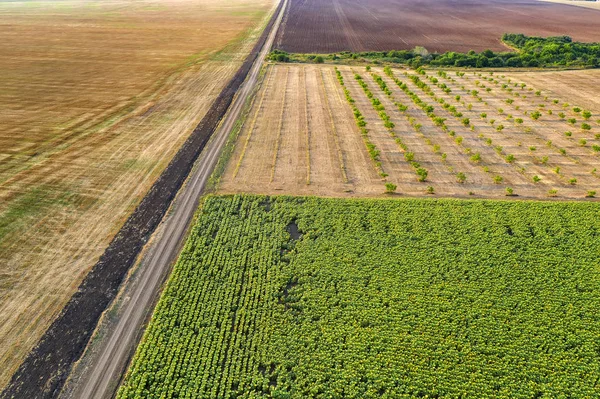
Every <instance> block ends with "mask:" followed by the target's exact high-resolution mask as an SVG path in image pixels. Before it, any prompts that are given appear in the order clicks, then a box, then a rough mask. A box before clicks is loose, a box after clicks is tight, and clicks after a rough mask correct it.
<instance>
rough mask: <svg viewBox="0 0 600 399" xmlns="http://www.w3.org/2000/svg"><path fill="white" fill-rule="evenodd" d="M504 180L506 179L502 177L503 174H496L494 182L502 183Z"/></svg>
mask: <svg viewBox="0 0 600 399" xmlns="http://www.w3.org/2000/svg"><path fill="white" fill-rule="evenodd" d="M503 180H504V179H503V178H502V176H498V175H496V176H494V183H495V184H500V183H502V181H503Z"/></svg>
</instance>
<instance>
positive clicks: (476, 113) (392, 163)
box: [220, 65, 600, 199]
mask: <svg viewBox="0 0 600 399" xmlns="http://www.w3.org/2000/svg"><path fill="white" fill-rule="evenodd" d="M339 69H340V71H341V72H342V75H343V77H344V81H345V85H346V87H347V88H348V90H349V92H350V94H351V96H352V97H353V98H354V99H355V101H356V106H357V107H358V108H359V109H360V111H361V113H362V114H363V115H364V117H365V120H366V121H367V128H368V129H369V140H370V141H371V142H372V143H373V144H374V145H375V146H376V148H377V149H378V150H379V151H380V152H381V155H380V159H381V168H382V169H383V172H385V173H386V174H388V176H387V177H386V178H385V179H382V178H381V177H380V176H379V174H378V172H379V170H378V169H377V168H376V166H375V164H374V163H373V162H372V161H371V159H370V157H369V154H368V152H367V149H366V146H365V144H364V143H363V140H362V137H361V135H360V132H359V130H358V128H357V126H356V124H355V122H354V119H353V116H352V111H351V108H350V106H349V104H348V102H347V101H346V98H345V96H344V93H343V90H342V88H341V86H340V84H339V83H338V81H337V79H336V77H335V72H334V68H333V67H331V66H317V65H272V66H270V69H269V72H268V76H267V78H266V80H265V81H266V82H267V83H266V84H265V86H264V87H263V88H262V89H261V92H259V97H258V99H257V101H256V103H255V106H254V109H253V110H252V112H251V114H250V115H251V117H250V118H249V119H248V120H247V121H246V124H245V127H244V129H243V131H242V133H241V135H240V137H239V141H238V145H237V147H236V149H235V151H234V154H233V156H232V158H231V160H230V162H229V165H228V167H227V169H226V171H225V174H224V176H223V178H222V181H221V187H220V192H222V193H237V192H251V193H265V194H281V193H285V194H301V195H325V196H339V197H346V196H379V195H384V193H383V192H384V189H385V188H384V184H385V183H386V182H391V183H394V184H396V185H397V186H398V189H397V193H398V194H401V195H408V196H425V195H427V194H426V189H427V187H428V186H432V187H433V188H434V190H435V193H436V195H442V196H450V197H471V196H476V197H486V198H506V193H507V191H506V188H507V187H510V188H512V189H513V190H514V194H516V195H517V196H518V198H539V199H547V198H550V197H551V196H552V198H555V197H554V194H553V193H552V191H551V190H557V192H556V198H562V199H565V198H568V199H582V198H584V197H585V196H586V194H587V192H588V191H598V189H600V174H598V175H596V174H592V173H591V172H592V171H593V169H594V168H596V167H600V160H599V156H600V155H599V154H600V153H598V152H595V151H594V150H593V148H592V146H593V145H600V140H598V139H596V138H595V134H596V132H598V133H600V125H597V124H596V122H593V123H594V126H593V128H592V130H591V131H590V132H587V131H583V130H581V129H573V127H572V126H569V124H568V123H567V121H565V120H561V118H560V117H559V116H558V113H559V112H560V108H562V104H563V102H565V101H566V100H567V99H568V98H569V93H568V92H566V93H565V96H564V97H563V96H559V94H561V93H553V94H556V95H557V96H558V97H557V98H561V101H560V103H559V105H556V104H554V102H553V100H554V97H553V96H552V97H548V98H547V99H545V97H546V95H548V93H546V92H545V91H542V92H541V93H539V95H536V94H535V92H536V91H537V89H534V90H531V91H530V90H529V89H530V87H529V86H527V87H525V88H523V89H521V88H520V86H519V89H518V91H519V92H521V93H522V94H520V96H519V97H517V96H516V94H515V93H516V92H517V90H516V89H515V90H513V91H512V92H509V91H507V90H505V89H503V88H502V85H503V84H508V83H507V82H508V80H509V79H510V78H509V77H508V76H504V75H501V74H500V73H496V74H495V75H490V74H489V73H487V72H486V73H483V72H467V73H466V74H465V75H464V76H462V77H461V76H458V75H456V74H455V73H454V72H448V74H447V78H443V77H441V76H438V74H437V71H428V72H427V75H426V76H420V77H421V80H423V81H425V82H426V83H427V84H428V85H429V87H430V88H431V89H432V91H433V95H434V96H435V97H437V99H438V100H439V99H443V100H444V102H447V103H449V104H451V105H453V106H455V107H456V109H457V111H459V112H461V113H462V114H463V116H462V117H459V118H457V117H455V116H453V115H452V114H451V113H450V112H449V111H447V110H446V109H444V107H442V105H441V104H440V103H439V101H436V100H434V99H433V98H432V96H430V95H428V94H427V93H426V92H424V91H423V90H421V89H419V88H418V87H417V86H416V85H415V84H414V83H413V82H412V81H411V79H409V78H408V76H410V75H411V74H416V72H415V71H408V70H406V71H405V70H394V73H395V76H396V77H397V78H398V79H400V80H401V81H402V82H404V83H406V84H407V86H408V88H409V89H410V90H411V91H413V92H414V93H415V94H417V95H418V96H419V97H420V98H421V99H422V100H423V101H425V102H426V103H428V104H430V105H432V106H433V107H434V109H435V110H434V112H435V114H436V115H438V116H440V117H443V118H445V119H446V121H445V123H446V125H447V126H448V132H444V131H443V129H442V128H440V127H438V126H436V125H435V124H434V123H433V122H432V120H431V119H430V118H429V117H428V116H427V115H426V113H425V112H424V111H423V110H422V109H421V108H419V107H417V106H415V105H414V103H413V102H412V100H411V99H410V97H409V96H408V95H407V94H406V93H405V92H404V91H403V90H401V89H400V88H399V87H398V86H397V85H396V84H395V83H394V81H393V80H392V79H390V78H389V77H388V76H386V75H385V74H384V73H383V70H382V69H381V68H373V70H372V72H374V73H376V74H378V75H380V76H382V77H383V79H384V81H385V82H386V84H387V85H388V87H389V88H390V89H391V91H392V95H391V96H390V97H388V96H387V95H386V94H385V93H384V92H383V91H382V90H381V89H380V87H379V85H378V84H377V83H376V82H375V81H374V79H373V78H372V76H371V74H370V73H369V72H366V71H365V70H364V68H359V67H349V66H343V67H339ZM404 72H407V74H408V76H405V75H404ZM355 73H358V74H360V75H361V76H362V77H363V79H364V81H365V82H366V83H367V85H368V87H369V89H370V90H371V92H372V93H373V94H374V95H375V97H377V98H378V99H380V100H381V102H382V104H383V106H384V107H385V109H386V112H387V114H388V115H389V116H390V118H391V120H392V122H393V123H394V124H395V127H394V128H393V129H392V130H391V131H388V129H386V128H385V126H384V124H383V122H382V120H381V118H380V116H379V115H378V113H377V112H376V111H375V110H374V108H373V106H372V104H371V102H370V100H369V99H368V98H367V96H366V95H365V93H364V91H363V89H362V88H361V87H360V86H359V84H358V82H357V81H356V79H355V78H354V75H355ZM480 75H481V76H480ZM541 75H542V76H543V74H541ZM534 76H535V75H534V74H528V75H527V77H531V79H534ZM572 76H575V75H572ZM428 77H431V78H432V79H433V78H436V79H438V84H440V85H441V84H442V83H444V84H446V85H447V86H448V87H450V89H451V92H450V93H445V92H444V91H443V90H442V89H441V88H440V87H438V86H437V85H436V84H434V82H432V81H431V80H429V79H428ZM524 77H525V76H524ZM487 78H490V79H492V80H495V81H496V82H497V83H494V82H488V81H487V80H486V79H487ZM286 82H287V85H286ZM515 82H516V80H515V79H514V78H513V80H512V81H511V83H512V85H514V83H515ZM304 88H306V93H305V89H304ZM487 88H490V91H487V90H486V89H487ZM507 88H508V86H507ZM473 90H477V91H478V95H479V96H480V97H481V100H478V99H477V98H476V97H474V96H473V93H472V91H473ZM457 95H458V96H460V100H456V98H455V96H457ZM263 96H264V100H262V102H261V101H260V100H261V99H262V98H263ZM509 98H512V99H513V103H512V105H511V104H508V103H507V102H506V100H507V99H509ZM394 103H401V104H404V105H407V106H408V110H407V111H406V113H402V112H401V111H400V110H398V108H397V107H396V106H395V105H394ZM541 103H544V104H545V106H544V107H540V104H541ZM574 105H575V104H573V105H572V106H574ZM282 109H283V113H282ZM536 109H542V110H545V111H544V112H545V114H544V115H542V116H541V117H540V118H539V119H538V120H534V119H533V118H531V116H530V114H531V113H532V112H534V111H535V110H536ZM550 109H554V111H553V112H552V113H551V114H549V113H548V110H550ZM589 109H591V111H592V112H594V114H598V115H600V106H596V107H594V108H592V107H590V108H589ZM329 110H331V113H330V112H329ZM594 110H596V111H594ZM305 112H307V114H306V115H305V114H304V113H305ZM526 113H527V114H526ZM571 113H573V111H571ZM482 114H486V115H485V117H482ZM282 116H283V119H281V118H282ZM410 118H414V120H415V122H416V123H419V124H421V125H422V127H421V128H420V129H415V128H413V126H411V124H410ZM462 118H469V119H470V122H471V123H470V126H471V125H472V126H473V128H472V129H471V128H470V127H465V126H464V125H463V124H462ZM306 119H308V129H307V124H306V122H305V120H306ZM519 119H522V120H523V121H522V123H519V122H520V121H518V120H519ZM579 119H582V118H581V117H579ZM492 120H494V121H493V123H492ZM254 122H255V123H254ZM499 125H503V126H504V129H502V130H498V126H499ZM569 128H570V129H571V130H573V136H572V137H567V136H565V135H564V131H565V130H568V129H569ZM449 131H454V132H455V135H454V136H451V135H450V134H449ZM250 132H251V133H252V134H250ZM393 135H395V136H396V137H399V138H401V140H402V141H403V142H404V143H405V144H406V146H407V151H408V152H412V153H414V159H415V161H417V162H419V164H420V165H421V167H423V168H425V169H427V170H428V172H429V174H428V177H427V181H426V182H419V181H418V179H417V175H416V173H415V169H414V167H413V166H412V165H411V164H410V163H409V162H407V161H406V159H405V156H404V152H405V151H404V150H403V149H402V148H401V147H400V146H399V145H398V144H397V143H396V141H395V140H394V136H393ZM459 136H460V137H461V138H462V142H461V143H458V142H457V140H456V138H457V137H459ZM278 138H279V140H280V142H279V144H277V140H278ZM582 138H585V139H586V140H587V142H586V145H581V142H580V140H581V139H582ZM548 141H551V142H552V143H551V144H548ZM246 143H247V145H246ZM275 148H278V152H277V157H276V162H275V163H273V159H274V149H275ZM307 149H308V151H307ZM561 150H564V151H565V154H563V153H561ZM443 154H445V155H443ZM475 154H479V155H480V157H481V160H480V161H478V162H476V161H474V160H472V156H473V155H475ZM510 156H512V157H514V161H512V162H508V161H507V159H508V158H510ZM546 157H547V159H546ZM556 168H560V169H559V173H556ZM273 173H274V179H273V180H272V181H271V179H270V177H271V175H272V174H273ZM458 173H464V174H465V175H466V181H465V182H464V183H460V182H458V181H457V180H458V179H457V174H458ZM308 176H310V179H308V178H307V177H308ZM495 176H500V177H501V178H502V181H501V182H500V183H498V182H495V181H494V177H495ZM538 178H539V181H538V182H534V180H537V179H538ZM572 179H576V181H574V180H572ZM515 198H516V197H515Z"/></svg>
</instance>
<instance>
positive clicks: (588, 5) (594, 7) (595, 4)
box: [541, 0, 600, 10]
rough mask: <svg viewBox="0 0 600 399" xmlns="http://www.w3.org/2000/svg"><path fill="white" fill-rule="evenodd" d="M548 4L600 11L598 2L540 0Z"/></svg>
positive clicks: (599, 2)
mask: <svg viewBox="0 0 600 399" xmlns="http://www.w3.org/2000/svg"><path fill="white" fill-rule="evenodd" d="M541 1H547V2H549V3H559V4H568V5H570V6H577V7H585V8H591V9H592V10H600V1H585V0H541Z"/></svg>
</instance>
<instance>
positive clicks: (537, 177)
mask: <svg viewBox="0 0 600 399" xmlns="http://www.w3.org/2000/svg"><path fill="white" fill-rule="evenodd" d="M540 180H542V179H540V177H539V176H538V175H535V176H533V182H534V183H538V182H539V181H540Z"/></svg>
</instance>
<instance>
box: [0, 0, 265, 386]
mask: <svg viewBox="0 0 600 399" xmlns="http://www.w3.org/2000/svg"><path fill="white" fill-rule="evenodd" d="M274 5H275V4H274V1H273V0H234V1H224V0H200V1H192V0H127V1H125V0H111V1H100V0H91V1H79V0H65V1H61V2H50V1H26V2H2V3H0V70H2V74H0V87H1V88H2V90H0V125H1V126H2V132H1V133H0V364H2V366H3V367H2V369H1V370H0V388H1V387H2V386H4V385H5V384H6V383H7V381H8V378H9V377H10V376H11V374H12V372H13V371H14V369H15V368H16V367H17V366H18V364H19V363H20V361H21V360H22V359H23V358H24V356H25V355H26V354H27V353H28V351H29V350H30V349H31V348H32V346H33V345H34V344H35V343H36V341H37V340H38V339H39V337H40V336H41V334H42V333H43V332H44V331H45V330H46V328H47V327H48V325H49V323H50V322H51V321H52V320H53V318H54V317H55V316H56V315H57V314H58V313H59V312H60V309H61V308H62V307H63V306H64V304H65V303H66V301H67V300H68V299H69V298H70V296H71V295H72V294H73V292H74V290H75V289H76V288H77V286H78V285H79V283H80V281H81V280H82V278H83V277H84V276H85V274H86V273H87V272H88V271H89V269H90V268H91V267H92V266H93V265H94V263H95V262H96V260H97V259H98V257H99V256H100V255H101V254H102V252H103V250H104V248H105V247H106V246H107V245H108V243H109V242H110V240H111V239H112V237H113V235H114V234H115V232H116V231H117V230H118V228H119V227H120V226H121V224H122V223H123V222H124V221H125V219H126V218H127V216H128V214H129V213H130V212H131V211H132V210H133V209H134V208H135V206H136V205H137V204H138V202H139V200H140V199H141V197H142V196H143V195H144V193H145V192H146V191H147V189H148V188H149V186H150V185H151V184H152V183H153V181H154V180H155V178H156V177H157V176H158V175H159V174H160V172H161V171H162V170H163V169H164V167H165V166H166V165H167V163H168V162H169V160H170V159H171V157H172V156H173V155H174V153H175V152H176V151H177V149H178V148H179V146H180V145H181V144H182V143H183V141H184V140H185V139H186V138H187V137H188V135H189V133H191V131H192V129H193V127H194V126H195V125H196V124H197V123H198V122H199V120H200V119H201V118H202V117H203V115H204V114H205V113H206V111H207V109H208V107H209V106H210V104H211V101H212V100H213V99H214V98H215V97H216V96H217V95H218V93H219V92H220V90H221V88H222V87H223V86H224V84H225V83H226V82H227V81H228V79H229V78H230V77H231V76H233V74H234V73H235V71H236V70H237V68H238V67H239V65H241V62H242V61H243V59H244V57H245V55H246V54H247V53H248V52H249V51H250V49H251V47H252V46H253V44H254V42H255V40H256V39H257V37H258V35H259V33H260V28H262V26H263V25H264V23H266V21H267V16H268V14H269V12H270V11H272V10H273V7H274Z"/></svg>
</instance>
